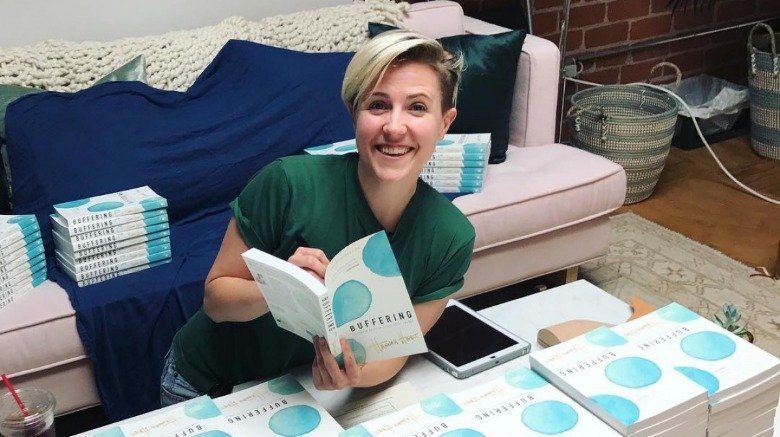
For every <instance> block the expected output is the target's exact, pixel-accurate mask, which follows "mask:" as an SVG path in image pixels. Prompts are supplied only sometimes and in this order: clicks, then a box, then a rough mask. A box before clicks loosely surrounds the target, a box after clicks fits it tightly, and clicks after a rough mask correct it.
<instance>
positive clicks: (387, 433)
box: [339, 394, 517, 437]
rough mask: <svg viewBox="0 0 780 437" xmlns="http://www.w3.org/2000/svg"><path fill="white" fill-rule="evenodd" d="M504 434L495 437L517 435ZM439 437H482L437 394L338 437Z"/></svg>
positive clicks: (459, 410) (449, 401) (467, 418)
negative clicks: (440, 436)
mask: <svg viewBox="0 0 780 437" xmlns="http://www.w3.org/2000/svg"><path fill="white" fill-rule="evenodd" d="M513 431H514V430H513ZM506 432H507V430H506V429H504V430H501V433H500V434H497V435H517V434H514V433H510V434H507V433H506ZM439 435H442V436H469V437H471V436H473V437H478V436H483V435H485V434H484V433H481V432H478V431H477V430H475V429H474V420H473V419H472V418H471V417H470V415H468V414H467V413H465V412H464V410H463V408H461V407H460V406H459V405H458V404H457V403H456V402H455V401H454V400H452V399H451V398H450V397H449V396H447V395H446V394H437V395H434V396H430V397H427V398H425V399H423V400H421V401H420V402H419V403H417V404H414V405H411V406H409V407H406V408H404V409H402V410H400V411H397V412H395V413H391V414H387V415H384V416H381V417H378V418H376V419H372V420H369V421H367V422H363V423H361V424H360V425H355V426H353V427H351V428H348V429H345V430H344V431H343V432H341V433H340V434H339V437H391V436H392V437H395V436H406V437H424V436H425V437H427V436H439ZM488 435H491V434H488ZM492 435H496V434H495V433H494V434H492Z"/></svg>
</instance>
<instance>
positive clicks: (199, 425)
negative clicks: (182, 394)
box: [77, 396, 258, 437]
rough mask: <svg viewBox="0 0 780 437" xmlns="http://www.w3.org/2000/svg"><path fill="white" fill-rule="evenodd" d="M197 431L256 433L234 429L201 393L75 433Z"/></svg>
mask: <svg viewBox="0 0 780 437" xmlns="http://www.w3.org/2000/svg"><path fill="white" fill-rule="evenodd" d="M197 435H200V436H211V437H230V436H233V437H238V436H253V435H254V436H256V435H258V434H246V433H242V432H241V431H239V430H237V429H235V428H234V427H233V425H232V424H230V423H228V421H227V420H226V418H225V416H224V415H223V414H222V412H221V411H220V409H219V407H218V406H217V404H215V403H214V401H213V400H212V399H211V398H210V397H208V396H200V397H197V398H195V399H190V400H188V401H185V402H182V403H179V404H176V405H175V406H172V407H171V408H165V409H163V410H162V411H156V412H153V413H152V414H145V415H142V416H141V417H137V418H132V419H128V420H125V421H123V422H121V423H119V424H116V425H108V426H104V427H102V428H98V429H95V430H92V431H87V432H85V433H82V434H79V435H78V436H77V437H141V436H143V437H148V436H155V437H193V436H197Z"/></svg>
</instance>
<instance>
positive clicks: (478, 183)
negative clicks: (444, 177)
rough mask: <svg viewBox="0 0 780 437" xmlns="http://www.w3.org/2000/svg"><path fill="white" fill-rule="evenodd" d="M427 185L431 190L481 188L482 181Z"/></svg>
mask: <svg viewBox="0 0 780 437" xmlns="http://www.w3.org/2000/svg"><path fill="white" fill-rule="evenodd" d="M428 185H430V186H432V187H433V188H482V181H435V182H428Z"/></svg>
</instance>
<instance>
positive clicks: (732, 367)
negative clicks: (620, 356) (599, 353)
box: [613, 303, 780, 437]
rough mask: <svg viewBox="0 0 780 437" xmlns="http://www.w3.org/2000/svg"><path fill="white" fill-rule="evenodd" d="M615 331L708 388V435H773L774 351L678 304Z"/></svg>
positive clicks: (777, 377)
mask: <svg viewBox="0 0 780 437" xmlns="http://www.w3.org/2000/svg"><path fill="white" fill-rule="evenodd" d="M613 330H614V331H615V332H616V333H617V334H619V335H621V336H622V337H624V338H625V339H626V340H628V342H629V343H630V344H632V345H634V347H635V348H636V349H640V350H643V351H647V352H649V353H651V354H652V355H653V356H654V357H658V358H659V360H660V361H661V362H662V363H663V364H664V365H665V366H666V367H667V368H668V369H670V371H672V372H679V373H681V374H683V375H685V376H687V377H688V378H690V379H691V380H693V381H695V382H697V383H699V384H700V385H702V386H703V387H704V388H705V389H706V390H707V393H708V395H709V410H710V414H709V426H708V428H707V435H708V436H709V437H716V436H723V437H726V436H735V437H736V436H742V437H749V436H763V435H772V432H773V427H774V414H775V409H776V408H777V405H778V397H780V360H778V359H777V358H776V357H775V356H773V355H772V354H770V353H768V352H765V351H764V350H762V349H760V348H758V347H756V346H754V345H753V344H751V343H748V342H747V341H745V340H743V339H741V338H739V337H737V336H736V335H734V334H732V333H731V332H728V331H727V330H725V329H723V328H722V327H720V326H719V325H717V324H715V323H713V322H712V321H710V320H707V319H706V318H704V317H701V316H699V315H698V314H696V313H694V312H693V311H691V310H689V309H687V308H685V307H683V306H681V305H679V304H677V303H671V304H669V305H667V306H665V307H663V308H660V309H658V310H656V311H654V312H652V313H650V314H648V315H645V316H643V317H640V318H637V319H635V320H632V321H631V322H628V323H625V324H622V325H619V326H616V327H614V328H613ZM672 369H673V370H672Z"/></svg>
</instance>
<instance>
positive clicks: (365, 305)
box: [242, 231, 428, 364]
mask: <svg viewBox="0 0 780 437" xmlns="http://www.w3.org/2000/svg"><path fill="white" fill-rule="evenodd" d="M242 256H243V257H244V261H245V262H246V265H247V267H249V271H250V272H252V277H253V278H254V279H255V281H256V282H257V284H258V286H259V287H260V289H261V290H262V292H263V295H264V296H265V300H266V302H267V303H268V308H269V309H270V310H271V314H272V315H273V317H274V320H276V323H277V325H279V327H280V328H282V329H286V330H288V331H290V332H292V333H294V334H297V335H299V336H301V337H303V338H305V339H307V340H309V341H312V337H314V336H315V335H317V336H320V337H323V338H325V339H326V341H327V342H328V346H330V350H331V353H333V355H334V356H335V357H336V359H337V360H339V361H341V359H342V357H341V345H340V344H339V338H340V337H345V338H347V340H348V341H349V343H350V346H351V348H352V351H353V353H354V354H355V360H356V361H357V362H358V363H359V364H362V363H367V362H370V361H377V360H385V359H389V358H395V357H400V356H407V355H412V354H416V353H422V352H426V351H427V350H428V348H427V347H426V345H425V340H424V339H423V334H422V331H421V330H420V324H419V322H418V321H417V315H416V314H415V313H414V309H413V307H412V302H411V300H410V299H409V293H408V292H407V290H406V285H405V284H404V279H403V277H402V276H401V271H400V269H399V268H398V263H397V262H396V259H395V255H393V250H392V248H391V247H390V242H389V241H388V239H387V234H385V232H384V231H380V232H377V233H375V234H372V235H369V236H367V237H364V238H361V239H360V240H358V241H355V242H354V243H352V244H350V245H349V246H347V247H345V248H344V249H342V250H341V252H339V253H338V254H336V256H334V257H333V259H332V260H330V264H329V265H328V268H327V270H326V272H325V284H324V285H323V284H322V283H321V282H320V281H319V280H317V278H315V277H314V276H312V275H311V274H310V273H308V272H306V271H305V270H303V269H301V268H299V267H297V266H295V265H293V264H290V263H288V262H287V261H283V260H281V259H279V258H276V257H274V256H273V255H269V254H267V253H265V252H263V251H261V250H258V249H249V250H248V251H246V252H244V253H243V254H242Z"/></svg>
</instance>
